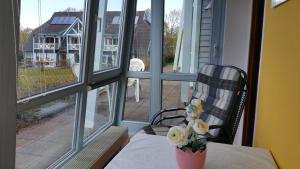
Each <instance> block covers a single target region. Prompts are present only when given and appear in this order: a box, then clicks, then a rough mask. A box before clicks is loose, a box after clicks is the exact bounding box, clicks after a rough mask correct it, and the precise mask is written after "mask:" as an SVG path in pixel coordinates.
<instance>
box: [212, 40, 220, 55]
mask: <svg viewBox="0 0 300 169" xmlns="http://www.w3.org/2000/svg"><path fill="white" fill-rule="evenodd" d="M218 52H219V45H218V44H217V43H214V46H213V57H217V56H218Z"/></svg>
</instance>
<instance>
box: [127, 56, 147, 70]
mask: <svg viewBox="0 0 300 169" xmlns="http://www.w3.org/2000/svg"><path fill="white" fill-rule="evenodd" d="M144 70H145V64H144V62H143V61H142V60H141V59H138V58H132V59H130V65H129V71H144Z"/></svg>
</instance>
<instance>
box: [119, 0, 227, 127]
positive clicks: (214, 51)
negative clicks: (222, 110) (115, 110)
mask: <svg viewBox="0 0 300 169" xmlns="http://www.w3.org/2000/svg"><path fill="white" fill-rule="evenodd" d="M224 9H225V1H223V0H193V1H185V0H165V1H155V0H152V1H151V0H137V6H136V8H135V9H131V10H135V13H136V14H135V21H136V23H135V26H134V35H133V41H132V47H131V52H130V65H129V67H128V69H127V70H126V72H127V73H126V80H125V81H124V82H123V83H122V85H123V86H126V87H123V89H122V90H121V91H122V92H123V97H122V98H121V102H120V105H119V111H120V112H123V113H121V114H119V118H118V123H119V124H121V125H124V126H128V127H129V130H130V131H131V132H135V131H137V130H139V129H140V128H141V127H143V126H145V125H147V124H148V122H149V119H151V117H152V116H153V114H155V113H157V112H159V111H160V110H161V109H163V108H170V107H183V106H185V104H186V103H187V102H189V100H190V98H191V94H192V91H193V86H194V83H193V82H195V81H196V78H197V72H198V71H199V69H200V68H201V67H202V66H203V65H204V64H206V63H213V64H220V63H221V62H222V44H223V24H224V23H223V21H224ZM136 60H138V62H135V61H136ZM137 65H142V66H141V67H142V69H133V67H135V66H137ZM137 67H138V66H137ZM123 102H124V104H123Z"/></svg>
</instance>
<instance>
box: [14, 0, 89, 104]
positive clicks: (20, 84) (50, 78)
mask: <svg viewBox="0 0 300 169" xmlns="http://www.w3.org/2000/svg"><path fill="white" fill-rule="evenodd" d="M40 2H41V3H40V4H38V1H32V0H21V14H20V39H19V54H18V58H17V61H18V64H17V70H18V72H17V73H18V74H17V95H18V99H21V98H25V97H29V96H32V95H36V94H40V93H44V92H47V91H49V90H53V89H57V88H59V87H63V86H67V85H70V84H74V83H77V82H79V80H80V77H81V72H82V71H80V69H81V63H82V60H83V59H82V57H81V51H82V31H83V26H84V21H83V13H84V11H83V9H84V0H72V1H64V2H61V0H43V1H40ZM58 4H59V5H58ZM39 11H40V12H39Z"/></svg>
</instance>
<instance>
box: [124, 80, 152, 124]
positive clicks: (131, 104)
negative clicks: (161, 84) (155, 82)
mask: <svg viewBox="0 0 300 169" xmlns="http://www.w3.org/2000/svg"><path fill="white" fill-rule="evenodd" d="M149 90H150V80H149V79H137V78H129V79H128V85H127V92H126V100H125V110H124V116H123V118H124V120H131V121H144V122H148V121H149V120H148V119H149V118H148V117H149V110H150V97H149Z"/></svg>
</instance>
